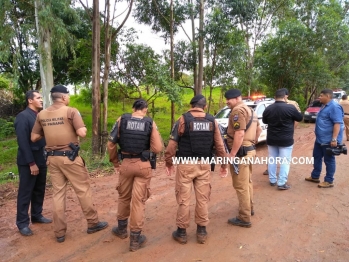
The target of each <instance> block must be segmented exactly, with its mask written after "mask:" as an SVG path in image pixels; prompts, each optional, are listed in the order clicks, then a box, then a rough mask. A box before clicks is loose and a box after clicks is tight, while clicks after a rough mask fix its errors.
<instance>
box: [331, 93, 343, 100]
mask: <svg viewBox="0 0 349 262" xmlns="http://www.w3.org/2000/svg"><path fill="white" fill-rule="evenodd" d="M333 98H337V99H338V98H342V96H341V93H333Z"/></svg>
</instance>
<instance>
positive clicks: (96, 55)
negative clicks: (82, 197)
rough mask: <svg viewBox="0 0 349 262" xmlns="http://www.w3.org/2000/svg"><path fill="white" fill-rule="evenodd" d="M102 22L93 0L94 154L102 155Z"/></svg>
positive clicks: (96, 4)
mask: <svg viewBox="0 0 349 262" xmlns="http://www.w3.org/2000/svg"><path fill="white" fill-rule="evenodd" d="M100 70H101V68H100V22H99V0H93V25H92V154H93V155H94V156H99V155H100V152H101V151H100V144H101V143H100V121H101V116H100V112H101V109H100V100H101V98H100Z"/></svg>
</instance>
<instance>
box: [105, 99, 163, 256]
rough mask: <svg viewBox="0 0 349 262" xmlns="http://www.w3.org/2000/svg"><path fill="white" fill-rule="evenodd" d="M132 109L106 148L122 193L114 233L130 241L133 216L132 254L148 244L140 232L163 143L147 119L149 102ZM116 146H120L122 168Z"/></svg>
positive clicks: (139, 102) (120, 120)
mask: <svg viewBox="0 0 349 262" xmlns="http://www.w3.org/2000/svg"><path fill="white" fill-rule="evenodd" d="M132 108H133V113H132V114H123V115H122V116H121V117H119V118H118V119H117V121H116V122H115V124H114V126H113V129H112V130H111V132H110V137H109V141H108V146H107V147H108V152H109V159H110V162H112V163H113V165H114V168H115V171H116V173H119V182H118V185H117V188H116V189H117V190H118V192H119V202H118V214H117V220H118V226H116V227H113V229H112V232H113V233H114V234H115V235H116V236H117V237H119V238H121V239H124V238H127V237H128V233H127V224H128V218H129V217H130V230H131V234H130V251H137V250H138V249H139V248H140V247H141V246H142V245H143V244H144V243H145V242H146V237H145V236H144V235H141V231H142V229H143V225H144V212H145V201H146V200H147V199H148V198H149V196H150V180H151V176H152V171H151V168H152V167H151V164H152V165H154V164H155V157H156V156H155V154H157V153H160V152H161V151H162V149H163V143H162V140H161V136H160V134H159V131H158V129H157V126H156V124H155V122H154V121H153V120H152V119H151V118H150V117H146V114H147V110H148V105H147V102H146V101H145V100H143V99H138V100H136V101H135V102H134V103H133V106H132ZM117 144H119V147H120V150H119V152H120V154H119V156H120V157H121V159H122V163H121V165H120V160H121V159H120V158H119V156H118V150H117ZM153 168H155V166H153ZM131 200H132V204H131Z"/></svg>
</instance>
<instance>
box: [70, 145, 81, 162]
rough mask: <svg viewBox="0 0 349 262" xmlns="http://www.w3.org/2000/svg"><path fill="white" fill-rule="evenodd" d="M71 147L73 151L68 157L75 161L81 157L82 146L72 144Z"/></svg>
mask: <svg viewBox="0 0 349 262" xmlns="http://www.w3.org/2000/svg"><path fill="white" fill-rule="evenodd" d="M69 147H70V148H71V149H72V151H69V154H68V155H67V157H68V158H69V160H70V161H74V160H75V158H76V157H77V156H78V155H79V150H80V146H76V145H74V144H73V143H70V144H69Z"/></svg>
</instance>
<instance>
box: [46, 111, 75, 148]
mask: <svg viewBox="0 0 349 262" xmlns="http://www.w3.org/2000/svg"><path fill="white" fill-rule="evenodd" d="M68 109H69V107H67V106H62V107H61V108H59V109H56V110H53V111H48V110H43V111H41V112H40V113H39V117H40V123H41V126H42V128H43V130H44V134H45V139H46V148H47V149H52V150H55V149H62V148H65V147H68V145H69V143H74V144H79V140H78V136H77V135H76V132H75V129H74V127H73V125H72V124H71V123H70V121H69V120H68Z"/></svg>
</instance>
